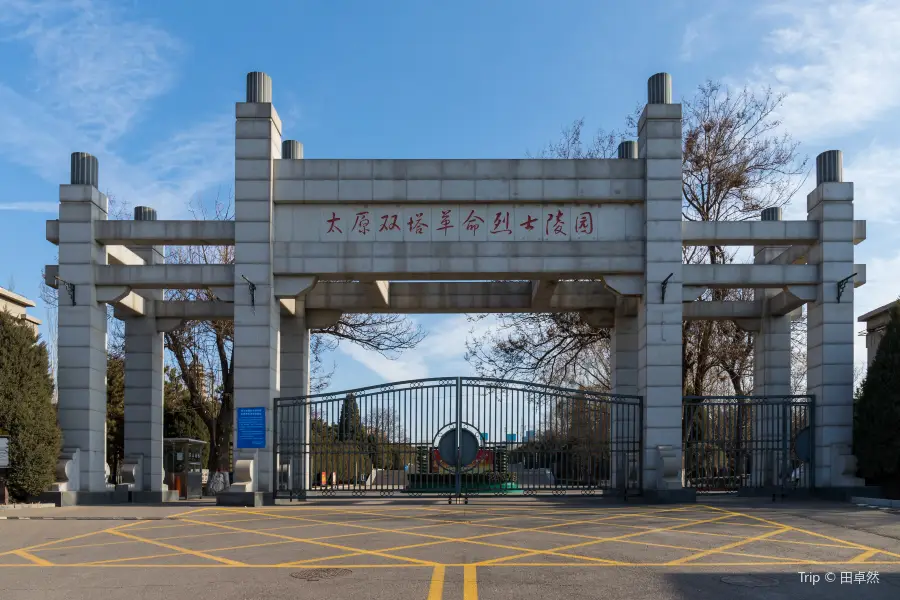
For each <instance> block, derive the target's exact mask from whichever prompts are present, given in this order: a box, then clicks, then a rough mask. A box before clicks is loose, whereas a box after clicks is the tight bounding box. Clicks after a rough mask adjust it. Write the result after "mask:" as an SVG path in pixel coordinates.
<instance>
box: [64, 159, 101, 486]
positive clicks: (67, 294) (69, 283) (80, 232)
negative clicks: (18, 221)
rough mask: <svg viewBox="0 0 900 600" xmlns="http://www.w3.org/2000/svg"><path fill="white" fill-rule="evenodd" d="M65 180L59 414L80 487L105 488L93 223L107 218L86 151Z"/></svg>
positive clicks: (96, 248) (98, 256)
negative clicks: (77, 465) (66, 182)
mask: <svg viewBox="0 0 900 600" xmlns="http://www.w3.org/2000/svg"><path fill="white" fill-rule="evenodd" d="M70 181H71V184H70V185H61V186H60V190H59V279H60V281H59V282H58V283H59V292H58V296H59V323H58V331H59V333H58V337H59V340H58V344H59V354H58V361H59V362H58V372H57V378H58V389H59V404H58V406H57V408H58V417H59V425H60V428H61V429H62V432H63V452H64V453H73V454H74V451H75V450H78V452H77V455H78V459H77V460H78V463H79V468H78V471H79V491H83V492H106V490H107V487H106V476H105V475H106V461H105V459H104V454H105V449H106V436H105V435H104V426H105V425H106V331H107V329H106V304H103V303H98V302H97V290H96V287H95V279H94V267H95V265H105V264H106V249H105V248H104V247H103V246H102V245H101V244H98V243H97V242H95V241H94V221H103V220H106V218H107V211H108V201H107V198H106V196H105V195H104V194H102V193H100V191H99V190H98V189H97V183H98V164H97V159H96V158H95V157H93V156H91V155H90V154H87V153H84V152H75V153H73V154H72V166H71V178H70Z"/></svg>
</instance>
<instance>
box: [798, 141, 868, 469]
mask: <svg viewBox="0 0 900 600" xmlns="http://www.w3.org/2000/svg"><path fill="white" fill-rule="evenodd" d="M806 208H807V213H808V214H807V219H808V220H810V221H818V222H819V240H818V242H817V243H816V244H815V245H813V246H812V248H810V251H809V254H808V255H807V263H808V264H810V265H816V266H817V267H818V275H819V284H818V286H817V287H818V289H817V293H816V301H815V302H812V303H810V304H809V305H808V313H807V328H808V329H807V342H806V344H807V358H806V360H807V375H806V382H807V383H806V385H807V390H808V393H809V394H812V395H813V396H814V397H815V410H814V416H815V418H814V423H815V430H814V440H815V441H814V445H815V449H814V452H815V485H816V486H818V487H845V486H856V485H861V484H862V482H861V480H858V479H857V478H856V477H854V473H853V472H852V471H853V470H854V469H853V467H854V466H855V465H854V464H853V463H855V461H854V460H853V458H852V455H851V450H850V448H851V445H852V443H853V342H854V339H855V335H854V330H853V327H854V320H853V285H854V284H853V279H852V277H851V276H852V275H853V273H854V268H853V266H854V265H853V184H852V183H845V182H844V181H843V160H842V156H841V152H840V151H839V150H829V151H827V152H823V153H822V154H820V155H819V156H817V157H816V189H815V190H813V191H812V192H811V193H810V194H809V195H808V196H807V198H806ZM848 278H849V279H848ZM842 281H843V282H844V284H845V285H844V287H843V289H842V290H841V289H840V283H841V282H842ZM839 294H840V298H838V295H839Z"/></svg>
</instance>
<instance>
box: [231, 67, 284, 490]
mask: <svg viewBox="0 0 900 600" xmlns="http://www.w3.org/2000/svg"><path fill="white" fill-rule="evenodd" d="M236 117H237V123H236V126H235V142H234V152H235V164H234V207H235V221H236V224H235V240H234V287H235V289H234V323H235V325H234V406H235V408H236V409H237V408H243V407H264V408H265V409H266V429H267V435H266V447H265V448H263V449H260V450H258V451H256V450H241V449H240V448H238V446H237V437H235V440H234V442H235V460H237V459H238V458H255V459H256V461H255V465H254V470H255V473H253V474H252V475H253V481H254V486H255V488H256V489H255V490H253V491H260V492H271V491H273V490H274V489H275V487H274V486H275V478H274V473H273V472H272V467H273V460H274V457H273V454H272V443H273V439H272V430H273V418H274V412H273V410H272V409H273V399H274V398H275V397H277V396H278V395H279V377H278V373H279V365H278V360H279V352H278V345H279V328H280V315H279V306H278V302H277V300H276V299H275V295H274V277H273V274H272V243H273V241H274V236H273V227H272V215H273V212H274V206H273V187H274V166H275V160H276V159H279V158H281V119H279V118H278V113H277V112H275V107H274V106H273V105H272V80H271V79H270V78H269V76H268V75H266V74H265V73H257V72H253V73H249V74H248V75H247V101H246V102H240V103H238V104H237V107H236ZM235 425H237V423H236V420H235ZM236 434H237V429H235V435H236ZM248 491H249V490H248Z"/></svg>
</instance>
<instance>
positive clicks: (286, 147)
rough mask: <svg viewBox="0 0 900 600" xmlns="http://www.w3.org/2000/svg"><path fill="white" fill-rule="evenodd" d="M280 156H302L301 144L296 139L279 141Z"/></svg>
mask: <svg viewBox="0 0 900 600" xmlns="http://www.w3.org/2000/svg"><path fill="white" fill-rule="evenodd" d="M281 158H303V144H301V143H300V142H298V141H297V140H284V141H283V142H281Z"/></svg>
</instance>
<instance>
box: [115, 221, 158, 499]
mask: <svg viewBox="0 0 900 600" xmlns="http://www.w3.org/2000/svg"><path fill="white" fill-rule="evenodd" d="M134 220H135V221H155V220H156V211H155V210H153V209H152V208H150V207H147V206H136V207H135V208H134ZM129 248H130V249H131V250H132V251H133V252H134V253H135V254H137V255H138V256H140V257H141V258H142V259H143V260H144V264H146V265H159V264H163V263H165V262H166V259H165V246H130V247H129ZM138 293H139V294H140V295H141V296H142V297H144V298H145V299H146V300H147V301H146V302H145V303H144V311H145V312H144V315H143V316H141V317H130V318H126V319H124V322H125V449H124V450H125V456H126V457H135V456H140V458H141V471H142V477H141V490H140V491H150V492H160V491H162V490H163V387H164V377H165V373H164V369H163V364H164V362H163V350H164V343H163V334H162V333H160V332H159V331H158V330H157V326H156V314H155V312H154V304H153V302H154V301H155V300H162V299H163V291H162V290H140V291H139V292H138Z"/></svg>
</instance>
